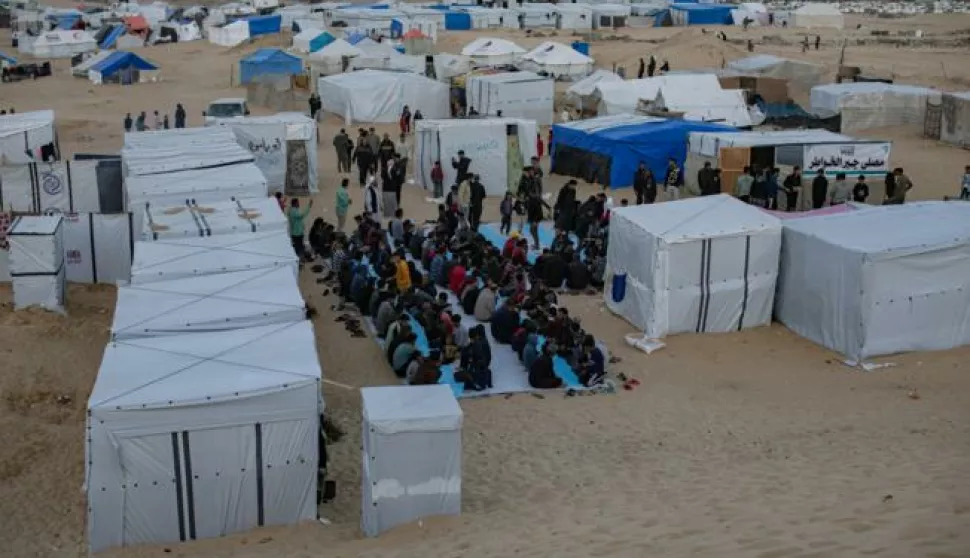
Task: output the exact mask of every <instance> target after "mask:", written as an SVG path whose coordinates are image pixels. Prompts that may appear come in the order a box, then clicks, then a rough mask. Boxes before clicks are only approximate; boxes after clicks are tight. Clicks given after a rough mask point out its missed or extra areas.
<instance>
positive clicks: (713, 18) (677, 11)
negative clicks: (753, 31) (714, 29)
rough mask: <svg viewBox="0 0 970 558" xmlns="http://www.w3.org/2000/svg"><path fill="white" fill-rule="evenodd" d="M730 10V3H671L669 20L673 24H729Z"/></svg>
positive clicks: (732, 8)
mask: <svg viewBox="0 0 970 558" xmlns="http://www.w3.org/2000/svg"><path fill="white" fill-rule="evenodd" d="M732 10H734V6H732V5H731V4H692V3H681V4H671V5H670V20H671V22H672V23H673V24H674V25H675V26H683V25H731V24H732V23H733V21H734V20H733V19H732V18H731V11H732Z"/></svg>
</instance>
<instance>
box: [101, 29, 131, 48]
mask: <svg viewBox="0 0 970 558" xmlns="http://www.w3.org/2000/svg"><path fill="white" fill-rule="evenodd" d="M127 31H128V29H127V28H125V26H124V25H115V26H114V27H112V28H111V29H110V30H109V31H108V33H107V34H106V35H105V36H104V38H103V39H101V42H100V43H98V48H111V47H113V46H115V43H117V42H118V39H119V38H120V37H121V36H122V35H124V34H125V33H126V32H127Z"/></svg>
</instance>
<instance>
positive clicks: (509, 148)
mask: <svg viewBox="0 0 970 558" xmlns="http://www.w3.org/2000/svg"><path fill="white" fill-rule="evenodd" d="M505 138H506V157H505V160H506V161H507V171H506V172H507V175H506V180H505V181H506V183H507V184H506V187H507V189H508V191H509V192H512V193H515V192H516V190H518V188H519V178H520V177H521V176H522V169H523V168H524V167H525V160H524V159H523V157H522V149H521V147H520V145H519V126H518V125H517V124H509V125H508V126H506V127H505Z"/></svg>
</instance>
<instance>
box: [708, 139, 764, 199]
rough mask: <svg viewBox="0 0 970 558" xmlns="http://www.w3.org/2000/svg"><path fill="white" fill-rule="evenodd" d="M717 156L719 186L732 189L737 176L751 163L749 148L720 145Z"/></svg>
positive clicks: (728, 189)
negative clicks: (719, 174)
mask: <svg viewBox="0 0 970 558" xmlns="http://www.w3.org/2000/svg"><path fill="white" fill-rule="evenodd" d="M718 158H719V164H720V167H721V185H722V186H721V188H722V189H725V188H726V189H727V190H726V191H732V190H733V188H734V185H735V184H736V183H737V181H738V177H739V176H741V173H743V172H744V167H746V166H748V165H750V164H751V148H750V147H722V148H721V149H720V151H719V152H718ZM772 163H774V161H772ZM770 164H771V163H770Z"/></svg>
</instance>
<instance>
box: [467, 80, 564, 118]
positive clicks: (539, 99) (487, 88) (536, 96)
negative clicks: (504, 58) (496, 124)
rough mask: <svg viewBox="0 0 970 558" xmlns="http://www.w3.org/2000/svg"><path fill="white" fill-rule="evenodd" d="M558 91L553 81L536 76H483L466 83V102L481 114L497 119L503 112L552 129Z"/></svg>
mask: <svg viewBox="0 0 970 558" xmlns="http://www.w3.org/2000/svg"><path fill="white" fill-rule="evenodd" d="M555 87H556V86H555V83H554V82H553V80H552V79H550V78H546V77H542V76H540V75H538V74H534V73H532V72H503V73H499V74H479V75H473V76H469V77H468V79H467V80H466V81H465V99H466V101H467V103H468V107H469V108H472V107H474V109H475V110H476V111H478V113H479V114H483V115H489V116H495V115H498V113H499V111H501V112H502V116H515V117H518V118H528V119H530V120H535V121H536V124H539V125H550V124H552V109H553V102H554V101H555Z"/></svg>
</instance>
